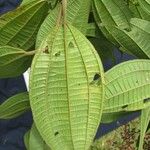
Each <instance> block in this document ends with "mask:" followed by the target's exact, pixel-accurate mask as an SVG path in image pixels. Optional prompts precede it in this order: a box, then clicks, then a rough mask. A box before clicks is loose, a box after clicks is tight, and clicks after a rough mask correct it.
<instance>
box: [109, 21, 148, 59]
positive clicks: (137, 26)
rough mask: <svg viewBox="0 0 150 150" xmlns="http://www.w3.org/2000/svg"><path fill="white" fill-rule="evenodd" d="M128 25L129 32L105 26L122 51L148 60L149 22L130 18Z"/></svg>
mask: <svg viewBox="0 0 150 150" xmlns="http://www.w3.org/2000/svg"><path fill="white" fill-rule="evenodd" d="M130 23H131V30H130V31H127V30H123V29H121V28H119V27H116V26H107V29H108V30H109V32H110V34H111V35H113V37H114V38H115V39H116V41H117V42H118V43H119V44H120V47H122V48H123V50H125V51H126V50H127V51H129V52H130V53H132V54H133V55H135V56H137V57H139V58H150V43H149V39H150V28H149V26H150V22H149V21H146V20H142V19H139V18H132V19H131V21H130Z"/></svg>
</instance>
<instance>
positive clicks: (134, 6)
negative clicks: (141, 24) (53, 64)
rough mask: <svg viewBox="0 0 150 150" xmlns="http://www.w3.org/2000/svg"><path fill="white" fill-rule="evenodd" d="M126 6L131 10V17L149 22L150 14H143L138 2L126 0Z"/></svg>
mask: <svg viewBox="0 0 150 150" xmlns="http://www.w3.org/2000/svg"><path fill="white" fill-rule="evenodd" d="M127 5H128V7H129V9H130V10H131V12H132V13H133V16H134V17H135V18H140V19H144V20H148V21H150V14H148V13H147V12H145V11H144V10H143V9H142V8H141V6H140V5H139V4H138V2H137V3H135V2H134V1H130V0H128V2H127Z"/></svg>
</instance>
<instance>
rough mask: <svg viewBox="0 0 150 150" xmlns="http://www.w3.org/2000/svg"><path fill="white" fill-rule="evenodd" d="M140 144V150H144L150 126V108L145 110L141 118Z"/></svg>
mask: <svg viewBox="0 0 150 150" xmlns="http://www.w3.org/2000/svg"><path fill="white" fill-rule="evenodd" d="M140 120H141V121H140V143H139V150H143V144H144V137H145V133H146V129H147V127H148V124H149V122H150V107H149V108H146V109H143V110H142V114H141V118H140Z"/></svg>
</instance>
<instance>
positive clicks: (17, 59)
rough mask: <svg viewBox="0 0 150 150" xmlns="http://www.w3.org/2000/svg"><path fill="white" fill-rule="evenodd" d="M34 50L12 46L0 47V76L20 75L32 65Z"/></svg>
mask: <svg viewBox="0 0 150 150" xmlns="http://www.w3.org/2000/svg"><path fill="white" fill-rule="evenodd" d="M33 54H34V51H30V52H26V51H24V50H22V49H19V48H14V47H10V46H2V47H0V78H7V77H14V76H19V75H21V74H22V73H24V72H25V71H26V70H27V69H28V68H29V66H30V64H31V60H32V55H33Z"/></svg>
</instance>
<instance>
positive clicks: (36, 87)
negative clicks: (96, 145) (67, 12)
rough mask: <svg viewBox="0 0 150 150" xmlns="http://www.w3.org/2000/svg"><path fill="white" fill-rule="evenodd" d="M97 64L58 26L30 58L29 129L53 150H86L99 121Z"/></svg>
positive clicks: (80, 39)
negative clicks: (31, 125)
mask: <svg viewBox="0 0 150 150" xmlns="http://www.w3.org/2000/svg"><path fill="white" fill-rule="evenodd" d="M103 97H104V77H103V67H102V63H101V61H100V59H99V57H98V55H97V53H96V51H95V49H94V48H93V46H92V45H91V43H90V42H89V41H88V40H87V39H86V38H85V37H84V35H83V34H81V33H80V32H79V31H78V30H77V29H76V28H74V27H72V26H71V25H66V26H65V27H61V26H58V27H57V28H56V29H55V30H54V31H53V33H51V34H50V37H49V38H48V40H47V41H46V42H45V44H43V45H42V47H41V48H39V50H38V52H37V53H36V55H35V57H34V60H33V63H32V67H31V74H30V103H31V108H32V112H33V118H34V121H35V124H36V126H37V128H38V130H39V132H40V134H41V135H42V137H43V139H44V140H45V142H46V143H47V144H48V145H49V146H50V147H51V148H52V149H55V150H60V149H65V150H72V149H88V148H89V146H90V144H91V142H92V140H93V138H94V136H95V133H96V130H97V127H98V125H99V122H100V118H101V115H102V106H103Z"/></svg>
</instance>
